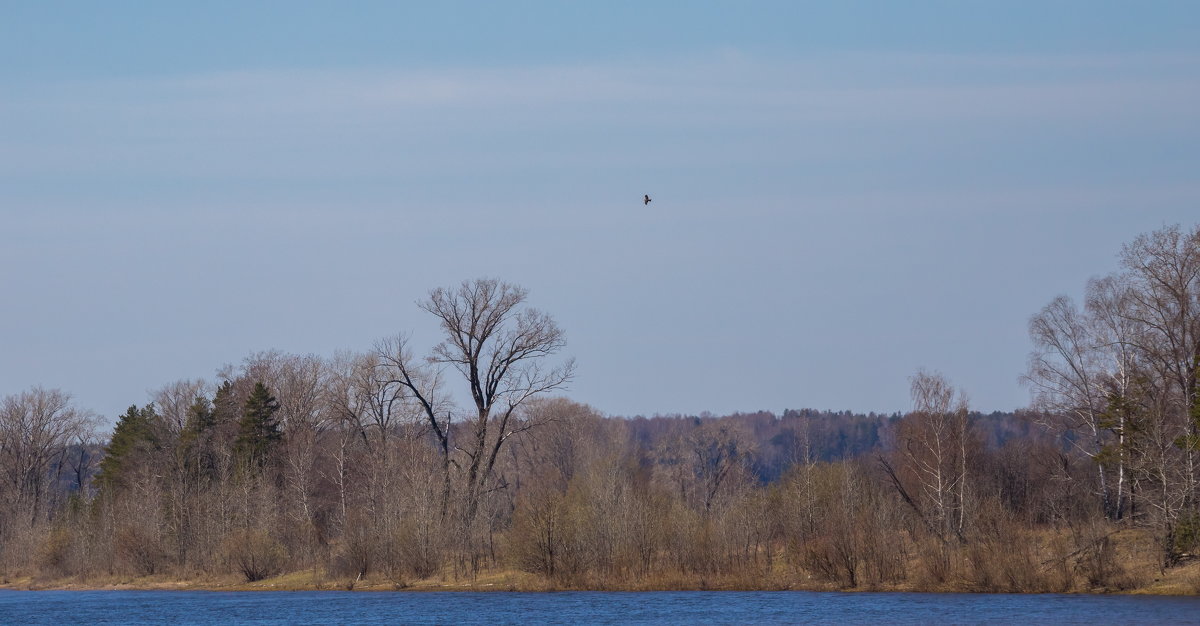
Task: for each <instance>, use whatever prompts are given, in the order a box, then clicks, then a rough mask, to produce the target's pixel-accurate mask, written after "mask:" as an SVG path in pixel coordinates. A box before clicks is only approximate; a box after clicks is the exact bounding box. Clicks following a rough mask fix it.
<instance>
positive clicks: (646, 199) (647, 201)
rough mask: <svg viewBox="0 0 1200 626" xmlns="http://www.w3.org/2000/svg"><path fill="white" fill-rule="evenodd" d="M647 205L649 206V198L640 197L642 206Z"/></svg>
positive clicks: (645, 196)
mask: <svg viewBox="0 0 1200 626" xmlns="http://www.w3.org/2000/svg"><path fill="white" fill-rule="evenodd" d="M647 204H650V196H649V195H644V196H642V205H643V206H645V205H647Z"/></svg>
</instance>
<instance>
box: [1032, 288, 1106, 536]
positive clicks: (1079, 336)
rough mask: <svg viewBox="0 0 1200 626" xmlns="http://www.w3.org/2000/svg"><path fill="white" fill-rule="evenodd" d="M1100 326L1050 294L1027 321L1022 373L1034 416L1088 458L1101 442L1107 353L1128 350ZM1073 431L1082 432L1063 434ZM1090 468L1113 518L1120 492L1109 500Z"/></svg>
mask: <svg viewBox="0 0 1200 626" xmlns="http://www.w3.org/2000/svg"><path fill="white" fill-rule="evenodd" d="M1101 301H1102V300H1100V299H1098V300H1097V302H1101ZM1110 319H1111V318H1110ZM1119 328H1120V327H1119V326H1117V327H1116V329H1118V330H1119ZM1102 329H1103V326H1102V325H1100V324H1098V323H1097V321H1096V320H1095V319H1093V318H1092V317H1091V316H1090V315H1089V314H1087V313H1086V312H1080V311H1079V309H1078V308H1077V307H1076V306H1075V303H1074V302H1073V301H1072V300H1071V299H1070V298H1067V297H1066V296H1059V297H1057V298H1055V299H1054V300H1053V301H1051V302H1050V304H1048V305H1046V306H1045V308H1043V309H1042V310H1041V312H1039V313H1038V314H1037V315H1035V316H1033V318H1032V319H1030V320H1029V335H1030V338H1032V339H1033V344H1034V351H1033V353H1031V354H1030V356H1029V369H1028V371H1027V373H1026V374H1025V375H1024V376H1023V377H1022V381H1023V382H1025V383H1026V384H1028V385H1029V386H1030V388H1031V389H1032V392H1033V405H1034V407H1035V408H1037V409H1039V411H1040V412H1039V413H1038V416H1039V421H1040V422H1041V423H1042V424H1043V425H1044V426H1046V427H1047V428H1049V429H1050V430H1051V431H1053V432H1054V433H1055V434H1057V435H1059V436H1063V439H1064V440H1065V441H1067V442H1069V443H1070V445H1072V446H1073V447H1075V448H1076V449H1077V450H1079V451H1080V452H1082V453H1083V454H1086V455H1087V456H1089V457H1093V458H1095V457H1096V456H1097V455H1099V454H1100V453H1101V451H1102V450H1103V449H1104V447H1105V444H1106V441H1105V435H1106V434H1107V433H1106V430H1105V427H1104V424H1103V422H1104V420H1105V412H1106V409H1107V408H1108V390H1107V386H1106V384H1107V383H1108V381H1109V380H1110V371H1111V369H1110V368H1111V367H1112V366H1113V363H1111V359H1110V358H1108V355H1109V353H1114V354H1118V355H1120V354H1124V353H1127V352H1128V350H1126V349H1124V348H1123V347H1122V344H1121V343H1120V342H1119V341H1106V340H1105V338H1104V337H1101V336H1100V333H1101V331H1102ZM1117 360H1118V362H1119V361H1120V357H1118V358H1117ZM1119 364H1120V363H1118V365H1119ZM1079 433H1084V434H1086V436H1085V437H1074V436H1069V435H1074V434H1079ZM1096 471H1097V472H1098V478H1099V481H1100V483H1099V490H1100V497H1101V499H1102V501H1103V506H1104V511H1105V514H1106V515H1108V516H1110V517H1112V518H1114V519H1115V518H1116V517H1117V516H1118V510H1119V506H1118V503H1119V502H1120V493H1119V492H1118V494H1117V497H1116V498H1115V499H1114V498H1113V497H1112V494H1111V492H1110V489H1109V486H1108V473H1107V468H1106V467H1105V464H1103V463H1097V464H1096Z"/></svg>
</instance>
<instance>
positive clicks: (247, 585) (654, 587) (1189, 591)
mask: <svg viewBox="0 0 1200 626" xmlns="http://www.w3.org/2000/svg"><path fill="white" fill-rule="evenodd" d="M303 579H307V580H303ZM1193 580H1194V579H1193V578H1191V577H1189V578H1183V577H1181V576H1164V578H1163V579H1161V580H1157V581H1155V582H1154V583H1152V584H1149V585H1146V586H1144V587H1140V588H1136V589H1124V590H1122V589H1082V590H1081V589H1072V590H1066V591H1051V592H1044V591H1037V592H1020V591H1006V590H993V589H970V588H965V586H963V585H953V584H947V585H939V586H935V587H922V586H917V585H907V586H877V587H857V588H839V587H837V586H833V585H824V584H811V585H805V584H796V583H792V584H784V583H782V582H781V583H780V584H768V585H757V586H755V585H745V584H736V583H733V582H732V581H730V582H727V583H724V584H723V583H722V582H721V581H717V582H715V583H705V582H703V581H697V582H695V583H693V584H674V585H670V584H652V583H641V584H636V583H635V584H612V585H598V586H593V585H566V584H554V583H551V582H549V581H546V580H544V579H541V578H538V577H536V576H532V575H528V574H524V573H521V572H504V573H501V574H497V575H485V576H481V577H480V578H479V579H477V580H475V581H451V580H438V579H431V580H421V581H413V582H411V583H403V584H402V583H396V582H393V581H390V580H379V579H372V578H367V579H362V580H350V579H336V578H319V577H318V576H316V575H314V574H313V573H312V572H293V573H290V574H284V575H281V576H277V577H274V578H267V579H264V580H259V581H255V582H246V581H242V580H239V579H236V578H234V577H229V578H219V579H198V580H180V579H169V578H164V577H157V576H147V577H140V578H124V577H122V578H120V579H104V578H92V579H83V580H79V579H71V578H65V579H36V578H33V577H21V578H12V579H4V580H0V591H202V592H250V593H264V592H265V593H271V592H321V591H342V592H367V593H387V592H391V593H430V592H451V593H455V592H471V593H481V592H485V593H556V592H567V591H573V592H577V591H588V592H602V593H643V592H684V591H702V592H703V591H711V592H816V593H820V592H840V593H910V594H929V593H940V594H962V595H976V594H1005V595H1153V596H1196V595H1200V590H1198V589H1195V588H1194V587H1193V584H1194V583H1193V582H1192V581H1193Z"/></svg>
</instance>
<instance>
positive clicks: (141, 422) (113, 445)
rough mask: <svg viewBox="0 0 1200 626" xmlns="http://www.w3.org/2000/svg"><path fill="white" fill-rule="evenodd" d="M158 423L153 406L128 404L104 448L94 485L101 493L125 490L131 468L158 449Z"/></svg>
mask: <svg viewBox="0 0 1200 626" xmlns="http://www.w3.org/2000/svg"><path fill="white" fill-rule="evenodd" d="M157 420H158V414H157V413H156V412H155V410H154V404H147V405H146V406H144V407H142V408H140V409H139V408H137V405H131V406H130V407H129V409H128V410H127V411H125V414H124V415H122V416H121V417H120V418H118V420H117V425H116V428H114V429H113V436H112V440H111V441H110V442H109V444H108V446H107V447H105V449H104V459H103V460H102V461H100V473H99V474H98V475H97V476H96V483H97V484H98V485H99V486H100V489H101V490H102V491H111V490H113V489H119V488H122V487H124V486H125V484H126V481H127V479H128V477H129V475H130V474H132V472H133V468H134V467H136V466H137V464H138V463H139V462H140V461H143V460H144V459H145V457H146V456H147V455H149V454H150V453H152V452H153V451H156V450H158V449H159V448H160V447H161V446H160V442H159V440H158V436H157V434H156V433H155V422H156V421H157Z"/></svg>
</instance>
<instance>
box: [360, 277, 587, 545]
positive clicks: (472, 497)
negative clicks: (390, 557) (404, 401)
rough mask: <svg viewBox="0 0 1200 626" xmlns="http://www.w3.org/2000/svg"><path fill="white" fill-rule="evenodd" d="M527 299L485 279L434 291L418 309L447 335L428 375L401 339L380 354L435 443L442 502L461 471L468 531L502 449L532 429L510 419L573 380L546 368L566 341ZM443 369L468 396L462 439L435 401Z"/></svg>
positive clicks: (570, 368) (565, 371)
mask: <svg viewBox="0 0 1200 626" xmlns="http://www.w3.org/2000/svg"><path fill="white" fill-rule="evenodd" d="M527 298H528V291H527V290H525V289H523V288H521V287H518V286H516V285H513V284H510V283H505V282H501V281H499V280H495V279H487V278H481V279H476V280H471V281H463V282H462V283H461V284H460V285H458V286H457V287H452V288H437V289H434V290H433V291H431V292H430V293H429V298H428V299H427V300H424V301H422V302H420V303H418V304H419V306H420V307H421V308H422V309H424V310H425V311H428V312H429V313H431V314H433V315H434V316H435V317H436V318H437V319H438V321H439V323H440V325H441V328H442V332H443V333H444V335H445V339H444V340H443V341H442V342H441V343H439V344H438V345H437V346H435V347H434V349H433V352H432V354H431V355H430V356H429V357H428V358H427V359H426V363H427V364H428V365H429V366H432V369H431V368H429V367H424V366H423V365H422V364H420V363H418V362H416V361H415V360H414V359H413V357H412V354H411V352H410V351H409V350H408V347H407V341H406V340H405V339H404V338H402V337H401V338H396V339H392V340H388V341H385V342H383V343H381V344H380V345H379V346H378V347H377V353H378V355H379V357H380V360H381V365H382V366H384V367H386V368H388V369H389V370H390V371H392V372H394V374H395V377H394V378H393V379H391V382H394V383H396V384H399V385H401V386H403V387H404V388H405V389H406V390H407V392H408V393H409V394H410V395H411V397H412V399H413V400H415V401H416V403H417V405H418V406H420V407H421V410H422V413H423V414H424V416H425V419H426V421H427V423H428V424H429V427H430V430H432V431H433V434H434V436H435V438H436V439H437V443H438V447H439V449H440V450H441V452H442V457H443V464H444V469H445V472H446V476H447V479H446V492H445V494H444V495H445V499H446V500H447V501H448V499H449V496H450V478H449V475H450V471H451V467H452V466H454V467H457V468H458V469H459V470H461V471H460V474H461V481H460V483H459V485H460V487H459V488H460V495H461V496H462V521H463V522H464V523H465V524H466V525H468V526H469V525H470V524H471V523H472V522H473V521H474V520H475V518H476V516H477V514H478V512H479V511H478V507H479V503H480V499H481V497H482V495H483V494H484V493H485V491H486V490H487V489H488V487H489V482H490V480H491V479H492V476H493V470H494V469H495V467H496V461H497V459H498V458H499V456H500V452H501V450H502V449H503V447H504V445H505V443H506V442H507V441H508V440H509V439H510V438H511V437H512V436H513V435H515V434H517V433H518V432H521V431H523V430H525V429H528V428H530V427H531V426H532V424H531V423H528V422H520V423H518V422H517V421H516V420H514V419H513V417H514V415H515V414H516V412H517V409H519V408H520V407H521V406H522V405H524V404H525V403H526V402H527V401H528V400H530V399H531V398H534V397H536V396H538V395H541V394H544V393H547V392H550V391H554V390H557V389H562V388H563V387H564V386H565V385H566V384H567V383H568V382H569V381H570V380H571V377H572V375H573V373H574V361H573V360H567V361H566V362H565V363H562V364H560V365H558V366H556V367H547V366H545V365H544V361H545V359H546V358H547V357H551V356H553V355H554V354H556V353H558V352H559V351H560V350H561V349H562V348H563V347H564V346H565V344H566V340H565V337H564V335H563V332H562V330H561V329H560V328H559V327H558V325H557V324H556V323H555V322H554V320H553V319H552V318H551V317H550V316H549V315H547V314H546V313H543V312H541V311H538V310H537V309H533V308H530V307H528V306H525V302H526V299H527ZM443 369H449V370H452V371H455V372H457V373H458V374H459V375H460V376H461V378H462V380H463V382H465V383H466V387H467V390H468V392H469V396H470V402H471V404H470V408H469V409H468V410H467V414H466V415H464V416H463V417H462V420H461V421H462V429H461V435H459V431H458V430H455V429H454V428H453V424H452V423H451V422H452V419H451V417H452V416H453V413H452V412H451V411H450V410H447V408H446V404H445V399H444V398H443V397H442V396H441V395H440V394H441V381H442V372H443ZM443 411H445V412H443Z"/></svg>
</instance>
